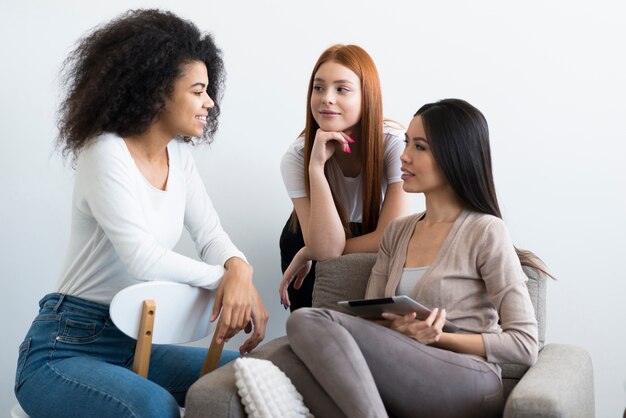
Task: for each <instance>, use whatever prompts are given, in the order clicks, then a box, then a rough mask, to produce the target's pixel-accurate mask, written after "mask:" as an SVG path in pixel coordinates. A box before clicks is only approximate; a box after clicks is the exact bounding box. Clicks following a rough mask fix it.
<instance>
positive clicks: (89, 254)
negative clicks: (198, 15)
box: [15, 10, 267, 418]
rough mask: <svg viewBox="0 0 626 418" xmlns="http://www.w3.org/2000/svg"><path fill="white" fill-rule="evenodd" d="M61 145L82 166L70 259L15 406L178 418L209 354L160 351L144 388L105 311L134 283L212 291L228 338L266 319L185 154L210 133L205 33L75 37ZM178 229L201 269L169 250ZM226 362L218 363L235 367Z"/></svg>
mask: <svg viewBox="0 0 626 418" xmlns="http://www.w3.org/2000/svg"><path fill="white" fill-rule="evenodd" d="M65 69H66V71H65V76H66V79H65V82H66V85H67V94H66V97H65V100H64V101H63V102H62V104H61V107H60V116H59V132H60V134H59V143H58V145H59V147H60V148H61V149H62V151H63V154H64V155H65V156H66V157H71V158H72V160H73V162H74V164H75V168H76V181H75V186H74V196H73V200H72V228H71V235H70V241H69V247H68V251H67V258H66V260H65V263H64V267H63V271H62V274H61V277H60V280H59V282H58V285H57V289H56V292H55V293H52V294H49V295H46V296H45V297H44V298H43V299H42V300H41V301H40V304H39V305H40V312H39V315H38V316H37V317H36V318H35V321H34V322H33V324H32V325H31V328H30V330H29V331H28V334H27V335H26V338H25V339H24V342H23V343H22V345H21V346H20V355H19V359H18V368H17V373H16V386H15V393H16V396H17V398H18V400H19V402H20V404H21V406H22V407H23V409H24V410H25V411H26V412H27V413H28V414H29V415H30V416H31V417H40V416H46V417H65V418H67V417H86V416H98V417H104V416H116V417H122V416H128V417H131V416H132V417H173V416H179V409H178V406H179V405H182V404H183V402H184V399H185V394H186V392H187V389H188V388H189V386H190V385H191V383H192V382H193V381H194V380H195V379H196V378H197V376H198V373H199V370H200V368H201V366H202V362H203V360H204V357H205V354H206V350H202V349H200V348H193V347H181V346H168V345H160V346H154V347H153V352H152V356H151V363H150V373H149V376H148V379H144V378H142V377H140V376H138V375H136V374H135V373H133V372H132V370H130V368H129V366H130V365H131V363H132V358H133V352H134V346H135V342H134V340H133V339H131V338H129V337H127V336H125V335H124V334H122V333H121V332H120V331H119V330H118V329H117V328H116V327H115V325H113V324H112V323H111V320H110V318H109V304H110V302H111V300H112V298H113V296H114V295H115V294H116V293H117V292H118V291H119V290H121V289H123V288H125V287H127V286H130V285H132V284H135V283H139V282H141V281H149V280H169V281H176V282H181V283H187V284H189V285H192V286H198V287H204V288H208V289H216V303H215V309H214V312H213V318H212V319H213V320H214V319H215V318H216V317H217V316H218V314H219V312H220V310H221V315H222V326H221V327H220V328H219V329H218V330H217V331H216V332H217V333H218V339H219V340H222V341H225V340H228V339H229V338H230V337H232V336H233V335H234V334H236V333H237V332H239V331H240V330H241V329H243V328H244V327H247V326H251V324H254V328H255V331H254V333H253V335H252V336H251V337H250V338H249V339H248V340H247V341H246V342H244V344H243V345H242V346H241V347H240V351H241V352H247V351H250V350H251V349H252V348H254V347H255V346H256V345H257V344H258V343H259V342H260V341H261V340H262V339H263V337H264V333H265V324H266V322H267V312H266V311H265V308H264V307H263V304H262V303H261V300H260V296H259V295H258V293H257V291H256V289H255V288H254V285H253V284H252V267H251V266H250V265H249V264H248V263H247V262H246V259H245V257H244V255H243V254H242V253H241V252H240V251H239V250H238V249H237V248H236V247H235V245H234V244H233V243H232V242H231V240H230V239H229V237H228V235H227V234H226V233H225V232H224V231H223V229H222V227H221V225H220V221H219V218H218V216H217V214H216V212H215V210H214V208H213V206H212V204H211V201H210V199H209V196H208V195H207V193H206V190H205V188H204V185H203V183H202V180H201V178H200V175H199V174H198V171H197V169H196V167H195V165H194V161H193V158H192V156H191V153H190V150H189V145H188V144H189V143H190V142H192V138H196V139H195V141H197V142H202V141H209V140H210V139H211V138H212V136H213V134H214V133H215V131H216V129H217V116H218V114H219V106H218V104H217V101H218V100H219V98H220V93H221V89H222V87H223V80H224V70H223V64H222V59H221V56H220V51H219V50H218V49H217V47H216V46H215V44H214V42H213V39H212V37H211V36H210V35H207V34H203V33H201V32H200V31H199V30H198V29H197V28H196V26H195V25H194V24H193V23H191V22H189V21H186V20H183V19H181V18H179V17H177V16H176V15H174V14H172V13H168V12H162V11H159V10H138V11H131V12H128V13H126V14H124V15H122V16H120V17H118V18H116V19H115V20H113V21H111V22H109V23H107V24H105V25H104V26H101V27H98V28H96V29H95V30H94V31H93V32H91V33H90V34H88V35H87V36H86V37H85V38H83V39H82V40H81V41H80V42H79V44H78V46H77V47H76V49H75V50H74V51H73V52H72V53H71V54H70V56H69V58H68V59H67V61H66V64H65ZM183 226H184V227H185V228H187V230H188V231H189V233H190V235H191V237H192V238H193V240H194V241H195V243H196V246H197V248H198V253H199V256H200V258H201V259H202V261H197V260H194V259H191V258H188V257H185V256H182V255H180V254H177V253H175V252H173V251H172V248H173V247H174V245H175V244H176V242H177V241H178V239H179V236H180V233H181V231H182V228H183ZM236 355H237V353H235V352H224V354H223V356H222V358H221V363H222V364H223V363H224V362H226V361H228V360H230V359H232V358H234V357H235V356H236Z"/></svg>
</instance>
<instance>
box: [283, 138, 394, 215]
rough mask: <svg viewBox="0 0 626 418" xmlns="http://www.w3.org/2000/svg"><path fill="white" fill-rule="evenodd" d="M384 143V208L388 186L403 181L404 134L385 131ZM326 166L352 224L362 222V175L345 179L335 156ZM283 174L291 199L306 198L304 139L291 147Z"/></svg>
mask: <svg viewBox="0 0 626 418" xmlns="http://www.w3.org/2000/svg"><path fill="white" fill-rule="evenodd" d="M384 134H385V135H384V140H383V149H384V151H383V183H382V186H383V187H382V199H381V205H382V202H383V200H384V198H385V192H386V191H387V186H388V185H389V184H392V183H397V182H399V181H402V179H401V175H402V172H401V170H400V168H401V166H402V163H401V162H400V156H401V155H402V151H403V150H404V142H403V141H404V133H403V132H402V131H399V130H395V129H392V128H390V127H385V132H384ZM326 166H327V168H328V170H327V173H328V174H327V176H328V183H329V184H330V185H331V187H332V189H333V190H335V193H337V196H338V198H339V199H340V200H341V204H342V205H343V207H344V209H345V210H346V214H347V215H348V219H349V221H350V222H361V221H362V217H363V202H362V193H363V188H362V186H363V185H362V179H361V173H359V175H358V176H356V177H345V176H344V175H343V172H342V171H341V168H340V167H339V164H338V163H337V161H336V160H335V158H334V156H333V157H331V158H330V159H329V160H328V161H327V162H326ZM280 171H281V173H282V176H283V182H284V183H285V188H286V189H287V194H289V197H290V198H291V199H297V198H299V197H307V196H308V195H307V192H306V186H305V184H304V138H303V137H299V138H297V139H296V140H295V141H294V142H293V143H292V144H290V145H289V148H287V151H286V152H285V155H283V158H282V160H281V163H280Z"/></svg>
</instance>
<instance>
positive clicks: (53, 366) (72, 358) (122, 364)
mask: <svg viewBox="0 0 626 418" xmlns="http://www.w3.org/2000/svg"><path fill="white" fill-rule="evenodd" d="M39 306H40V310H39V315H38V316H37V317H36V318H35V320H34V321H33V323H32V325H31V327H30V330H29V331H28V333H27V334H26V338H25V339H24V341H23V342H22V344H21V345H20V349H19V357H18V362H17V371H16V375H15V395H16V397H17V399H18V401H19V403H20V405H21V406H22V408H23V409H24V411H26V413H27V414H28V415H30V416H31V418H37V417H64V418H71V417H77V418H78V417H80V418H82V417H88V416H93V417H109V416H110V417H135V418H138V417H151V418H153V417H179V416H180V414H179V409H178V406H179V405H181V406H183V405H184V402H185V395H186V393H187V390H188V389H189V386H191V384H192V383H193V382H194V381H195V380H196V379H197V378H198V374H199V372H200V369H201V367H202V363H203V362H204V358H205V356H206V352H207V350H206V349H203V348H196V347H186V346H175V345H156V344H155V345H153V347H152V354H151V358H150V370H149V373H148V379H144V378H143V377H141V376H139V375H137V374H135V373H134V372H133V371H132V363H133V356H134V351H135V340H134V339H132V338H130V337H128V336H126V335H125V334H123V333H122V332H121V331H120V330H119V329H118V328H117V327H116V326H115V325H114V324H113V322H111V318H110V317H109V307H108V306H107V305H101V304H98V303H94V302H89V301H86V300H83V299H80V298H77V297H73V296H66V295H61V294H58V293H53V294H50V295H47V296H45V297H44V298H43V299H42V300H41V301H40V302H39ZM238 356H239V353H237V352H234V351H224V352H223V354H222V358H221V359H220V364H219V365H220V366H222V365H223V364H225V363H227V362H228V361H230V360H233V359H235V358H236V357H238Z"/></svg>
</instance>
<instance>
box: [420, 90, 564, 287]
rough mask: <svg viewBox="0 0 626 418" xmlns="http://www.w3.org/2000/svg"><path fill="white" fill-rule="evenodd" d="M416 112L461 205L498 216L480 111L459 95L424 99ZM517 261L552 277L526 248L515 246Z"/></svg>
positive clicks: (487, 146)
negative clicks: (430, 99)
mask: <svg viewBox="0 0 626 418" xmlns="http://www.w3.org/2000/svg"><path fill="white" fill-rule="evenodd" d="M415 116H420V117H421V119H422V124H423V126H424V131H425V132H426V137H427V138H428V139H429V140H430V144H431V149H432V152H433V156H434V158H435V161H436V162H437V164H438V166H439V168H440V169H441V171H442V172H443V174H444V175H445V177H446V179H447V180H448V183H449V184H450V186H451V187H452V189H453V190H454V192H455V193H456V195H457V196H458V197H459V199H460V200H461V201H462V202H463V204H464V206H465V207H466V208H468V209H471V210H473V211H476V212H480V213H485V214H488V215H493V216H497V217H498V218H502V213H501V212H500V205H499V204H498V197H497V195H496V188H495V185H494V182H493V171H492V169H491V148H490V146H489V127H488V125H487V120H486V119H485V117H484V116H483V114H482V113H481V112H480V111H479V110H478V109H476V108H475V107H474V106H472V105H471V104H469V103H467V102H466V101H464V100H460V99H444V100H440V101H438V102H435V103H428V104H425V105H424V106H422V107H420V109H419V110H418V111H417V112H416V113H415ZM515 251H516V252H517V256H518V257H519V259H520V263H521V264H522V265H524V266H529V267H533V268H535V269H537V270H539V271H541V272H543V273H544V274H546V275H548V276H550V277H552V276H551V275H550V274H549V273H548V272H547V271H546V267H545V264H544V263H543V262H542V261H541V259H539V257H537V256H536V255H535V254H533V253H532V252H530V251H527V250H521V249H518V248H515Z"/></svg>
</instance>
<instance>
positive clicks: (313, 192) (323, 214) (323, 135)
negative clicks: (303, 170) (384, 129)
mask: <svg viewBox="0 0 626 418" xmlns="http://www.w3.org/2000/svg"><path fill="white" fill-rule="evenodd" d="M348 139H349V140H348ZM349 141H352V139H350V138H349V137H348V136H347V135H344V134H342V133H339V132H324V131H321V130H318V132H317V134H316V136H315V143H314V144H313V150H312V152H311V160H310V161H309V168H308V170H309V187H310V191H309V197H302V198H297V199H292V200H293V205H294V208H295V210H296V213H297V215H298V220H299V221H300V227H301V228H302V235H303V237H304V243H305V245H306V246H307V247H308V252H309V254H310V256H311V257H312V259H314V260H325V259H328V258H332V257H338V256H340V255H341V254H342V253H343V250H344V247H345V244H346V237H345V233H344V230H343V225H342V224H341V219H340V218H339V213H338V212H337V207H336V206H335V202H334V201H333V197H332V193H331V191H330V185H329V184H328V179H327V178H326V176H325V175H324V166H325V164H326V162H327V161H328V159H329V158H330V157H331V156H332V155H333V154H334V153H335V152H350V151H349V150H350V148H349V146H348V143H349ZM339 147H341V148H342V151H340V150H338V148H339Z"/></svg>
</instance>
